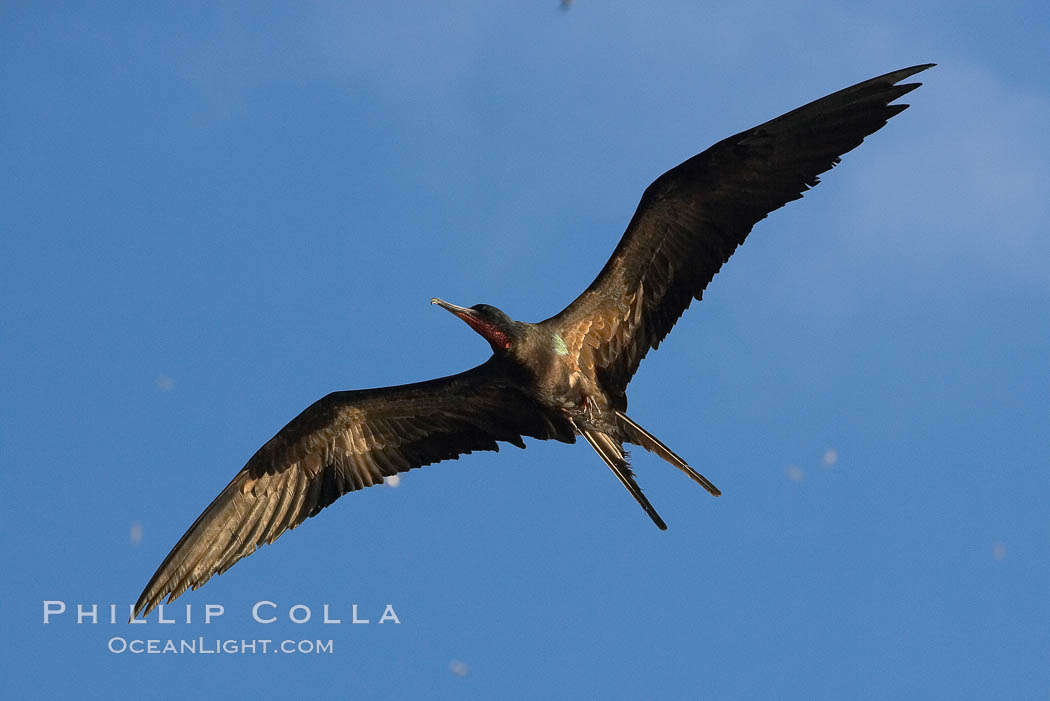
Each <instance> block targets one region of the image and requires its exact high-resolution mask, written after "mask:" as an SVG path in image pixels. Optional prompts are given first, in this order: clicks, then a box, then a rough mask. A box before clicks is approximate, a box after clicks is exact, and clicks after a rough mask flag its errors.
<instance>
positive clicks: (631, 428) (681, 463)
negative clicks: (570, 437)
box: [588, 411, 722, 497]
mask: <svg viewBox="0 0 1050 701" xmlns="http://www.w3.org/2000/svg"><path fill="white" fill-rule="evenodd" d="M616 417H617V418H618V419H619V420H620V429H621V430H622V431H623V432H624V435H626V436H627V442H629V443H633V444H635V445H640V446H642V447H643V448H645V449H646V450H648V451H649V452H651V453H656V454H657V455H659V456H660V457H661V458H663V459H664V460H666V461H667V462H669V463H671V464H672V465H674V466H675V467H677V468H678V469H679V470H681V471H682V472H684V473H685V474H687V475H689V477H690V479H692V480H693V481H694V482H696V483H697V484H699V485H700V486H701V487H703V488H704V489H706V490H707V491H709V492H711V494H712V495H714V496H716V497H720V496H722V492H721V490H719V489H718V487H716V486H715V485H713V484H711V480H709V479H707V478H706V477H704V476H703V475H701V474H700V473H699V472H697V471H696V470H694V469H693V468H691V467H690V466H689V463H687V462H686V461H685V460H683V459H682V458H680V457H678V455H676V454H675V452H674V451H673V450H671V449H670V448H668V447H667V446H666V445H664V444H663V443H662V442H661V441H660V439H659V438H657V437H656V436H654V435H653V434H651V433H649V432H648V431H646V430H645V429H644V428H642V427H641V426H639V425H638V424H636V423H635V422H634V421H632V420H631V419H630V418H629V417H628V416H627V414H624V413H623V412H620V411H617V412H616ZM588 440H590V439H588Z"/></svg>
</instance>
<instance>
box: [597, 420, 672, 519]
mask: <svg viewBox="0 0 1050 701" xmlns="http://www.w3.org/2000/svg"><path fill="white" fill-rule="evenodd" d="M581 433H583V437H584V438H586V439H587V442H588V443H590V444H591V447H592V448H594V452H596V453H598V455H600V456H601V458H602V460H604V461H605V464H606V465H608V466H609V469H611V470H612V471H613V474H615V475H616V477H617V478H618V479H619V480H620V484H622V485H623V486H624V487H626V488H627V491H628V492H630V493H631V496H632V497H634V500H635V501H637V502H638V504H639V505H640V506H641V507H642V508H643V509H645V513H647V514H649V518H651V519H652V520H653V523H655V524H656V526H657V528H659V529H660V530H661V531H666V530H667V524H666V523H664V520H663V519H662V518H660V514H658V513H656V509H654V508H653V505H652V504H650V503H649V500H648V499H646V498H645V495H644V494H642V490H641V488H640V487H639V486H638V483H637V482H635V481H634V475H632V474H631V466H630V465H629V464H628V463H627V457H626V455H625V454H624V452H623V445H621V444H620V442H619V441H617V440H616V439H615V438H613V437H612V436H610V435H609V434H607V433H602V432H601V431H592V430H589V429H586V428H583V429H581Z"/></svg>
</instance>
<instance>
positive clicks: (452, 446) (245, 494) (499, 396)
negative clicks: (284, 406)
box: [135, 359, 575, 616]
mask: <svg viewBox="0 0 1050 701" xmlns="http://www.w3.org/2000/svg"><path fill="white" fill-rule="evenodd" d="M506 377H507V376H506V374H505V373H504V372H503V371H502V370H501V368H500V366H499V365H498V361H496V360H495V359H492V360H490V361H489V362H487V363H485V364H483V365H480V366H478V367H476V368H474V369H472V370H468V371H467V372H464V373H460V374H459V375H453V376H450V377H445V378H441V379H438V380H431V381H429V382H421V383H416V384H411V385H401V386H398V387H387V388H382V389H374V390H360V391H351V392H335V393H333V394H330V395H328V396H327V397H324V398H323V399H321V400H319V401H317V402H315V403H314V404H313V405H311V406H310V407H309V408H307V409H306V410H305V411H303V412H302V413H301V414H300V415H299V416H297V417H296V418H294V419H292V421H291V422H289V424H288V425H287V426H285V427H284V428H282V429H281V430H280V431H279V432H278V433H277V435H275V436H274V437H273V438H272V439H271V440H270V441H268V442H267V443H266V444H265V445H264V446H262V447H261V448H260V449H259V450H258V452H256V453H255V455H254V456H252V458H251V459H250V460H249V461H248V463H247V465H245V466H244V468H243V469H242V470H241V471H240V472H238V473H237V475H236V476H235V477H234V478H233V480H232V481H231V482H230V483H229V484H228V485H227V486H226V488H225V489H223V490H222V492H220V493H219V495H218V496H217V497H216V498H215V500H214V501H213V502H212V503H211V505H209V506H208V508H207V509H205V510H204V513H202V514H201V515H200V517H198V518H197V520H196V521H195V522H194V523H193V525H192V526H190V528H189V530H187V531H186V533H185V535H183V536H182V538H181V539H180V540H179V542H178V543H177V544H176V545H175V547H174V548H172V550H171V552H170V553H169V554H168V556H167V557H166V558H165V559H164V562H163V563H161V565H160V567H159V568H158V569H157V572H156V573H155V574H154V575H153V578H152V579H151V580H150V582H149V584H148V585H147V586H146V588H145V590H144V591H143V592H142V595H141V596H140V597H139V599H138V602H137V603H136V604H135V615H136V616H137V615H148V614H149V613H150V611H152V610H153V609H154V608H155V607H156V606H157V604H159V603H161V601H162V600H164V599H165V597H167V601H168V602H169V603H170V602H171V601H173V600H174V599H176V598H178V597H179V596H180V595H181V594H183V593H184V592H186V591H187V590H188V589H196V588H198V587H200V586H201V585H203V584H204V583H205V582H207V581H208V580H209V579H210V578H211V577H212V576H213V575H216V574H222V573H223V572H225V571H226V570H228V569H229V568H230V567H232V566H233V564H234V563H236V562H237V561H238V560H240V559H241V558H243V557H246V556H247V555H250V554H251V553H253V552H254V551H255V549H256V548H257V547H259V546H260V545H263V544H265V543H272V542H273V541H274V540H276V539H277V538H278V537H279V536H280V535H281V534H282V533H284V532H285V531H287V530H290V529H293V528H295V527H297V526H298V525H299V524H300V523H302V522H303V521H304V520H305V519H307V518H309V517H311V516H314V515H316V514H317V513H318V512H320V511H321V510H322V509H324V508H325V507H326V506H328V505H329V504H331V503H332V502H334V501H335V500H336V499H338V498H339V497H340V496H342V495H343V494H345V493H347V492H350V491H354V490H357V489H363V488H365V487H370V486H373V485H376V484H379V483H381V482H382V481H383V479H384V478H385V477H386V476H389V475H394V474H397V473H398V472H404V471H406V470H410V469H413V468H416V467H421V466H423V465H428V464H430V463H434V462H438V461H440V460H446V459H450V458H456V457H458V456H459V455H462V454H464V453H470V452H472V451H475V450H499V446H498V443H497V441H506V442H509V443H512V444H514V445H517V446H519V447H522V448H524V447H525V443H524V441H523V440H522V436H530V437H533V438H540V439H547V438H554V439H558V440H561V441H565V442H569V443H571V442H574V441H575V435H574V432H573V429H572V426H571V424H569V423H567V421H566V420H565V419H562V418H559V416H557V415H554V414H551V413H549V412H548V411H546V410H544V409H543V407H542V406H540V405H539V404H538V403H537V402H536V401H535V400H533V399H531V398H530V397H528V396H527V395H525V394H524V393H522V392H521V391H520V390H518V389H516V386H515V384H514V383H513V382H510V381H508V380H507V379H506Z"/></svg>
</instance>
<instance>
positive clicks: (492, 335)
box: [430, 297, 522, 353]
mask: <svg viewBox="0 0 1050 701" xmlns="http://www.w3.org/2000/svg"><path fill="white" fill-rule="evenodd" d="M430 303H431V304H436V305H438V306H439V307H441V308H443V309H446V310H448V311H450V312H452V313H453V314H455V315H456V316H458V317H459V318H460V319H462V320H463V321H465V322H467V325H468V326H469V327H470V328H472V329H474V330H475V331H477V332H478V333H479V334H480V335H481V336H482V337H483V338H484V339H485V340H486V341H488V342H489V345H491V346H492V350H493V352H495V353H506V352H507V351H509V350H510V349H511V347H512V346H513V345H514V343H515V342H516V341H517V340H518V339H519V338H521V333H522V332H521V324H519V323H518V322H516V321H514V320H513V319H511V318H510V317H509V316H507V315H506V314H504V313H503V312H502V311H501V310H500V309H497V308H496V307H493V306H492V305H491V304H475V305H474V306H473V307H460V306H458V305H455V304H452V303H450V302H446V301H445V300H443V299H438V298H437V297H434V298H433V299H431V300H430Z"/></svg>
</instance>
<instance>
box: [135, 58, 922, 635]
mask: <svg viewBox="0 0 1050 701" xmlns="http://www.w3.org/2000/svg"><path fill="white" fill-rule="evenodd" d="M932 65H933V64H925V65H920V66H913V67H911V68H905V69H902V70H899V71H894V72H892V73H887V74H886V75H882V76H879V77H877V78H872V79H871V80H867V81H864V82H862V83H858V84H857V85H854V86H853V87H850V88H846V89H845V90H840V91H839V92H836V93H833V94H831V95H828V96H827V97H823V98H821V99H819V100H816V101H815V102H811V103H809V104H807V105H805V106H803V107H800V108H798V109H795V110H792V111H791V112H788V113H787V114H784V115H782V116H780V117H777V118H776V119H773V120H772V121H769V122H766V123H764V124H760V125H759V126H757V127H754V128H752V129H748V130H747V131H744V132H741V133H739V134H737V135H735V136H731V137H729V138H728V139H725V140H723V141H720V142H719V143H717V144H715V145H714V146H712V147H711V148H709V149H707V150H706V151H704V152H703V153H701V154H699V155H697V156H694V157H692V158H690V159H689V160H687V161H685V162H684V163H682V164H680V165H678V166H676V167H675V168H672V169H671V170H669V171H667V172H666V173H664V174H663V175H661V176H660V177H659V178H657V179H656V180H655V181H654V182H653V183H652V184H651V185H649V187H648V188H646V190H645V192H644V193H643V194H642V199H641V202H640V203H639V205H638V209H637V211H635V213H634V217H633V218H632V219H631V221H630V223H629V224H628V225H627V231H626V232H625V233H624V235H623V238H622V239H621V240H620V243H619V245H618V246H617V247H616V250H615V251H613V254H612V257H611V258H609V261H608V262H607V263H606V264H605V267H604V268H602V270H601V272H599V273H598V277H597V278H595V280H594V282H592V283H591V285H590V287H588V288H587V289H586V290H584V291H583V293H582V294H580V296H579V297H577V298H576V299H575V300H574V301H573V302H572V304H570V305H569V306H567V307H566V308H565V309H563V310H562V311H561V312H559V313H558V314H557V315H555V316H552V317H551V318H549V319H547V320H545V321H541V322H539V323H527V322H522V321H515V320H513V319H511V318H510V317H509V316H507V315H506V314H504V313H503V312H502V311H500V310H499V309H497V308H496V307H493V306H490V305H487V304H477V305H474V306H473V307H460V306H457V305H455V304H451V303H449V302H446V301H444V300H441V299H438V298H434V299H432V300H431V302H432V303H433V304H437V305H439V306H441V307H443V308H444V309H447V310H448V311H450V312H451V313H452V314H454V315H456V316H457V317H459V318H460V319H462V320H463V321H465V322H466V323H467V324H468V325H469V326H470V327H471V328H472V329H474V331H476V332H477V333H478V334H480V335H481V336H482V337H483V338H484V339H485V340H486V341H488V343H489V345H490V346H492V356H491V357H490V358H489V359H488V360H487V361H485V362H484V363H482V364H481V365H479V366H477V367H475V368H473V369H471V370H467V371H466V372H462V373H459V374H458V375H451V376H449V377H443V378H440V379H435V380H429V381H427V382H418V383H414V384H407V385H400V386H396V387H383V388H380V389H367V390H353V391H345V392H333V393H332V394H329V395H328V396H326V397H324V398H322V399H320V400H318V401H317V402H315V403H314V404H312V405H311V406H310V407H308V408H307V409H306V410H305V411H303V412H302V413H301V414H299V415H298V416H297V417H295V418H294V419H292V420H291V422H289V423H288V425H287V426H285V427H284V428H282V429H281V430H280V431H278V432H277V435H275V436H274V437H273V438H271V439H270V440H269V441H268V442H267V443H266V444H265V445H263V446H262V447H261V448H259V450H258V451H257V452H256V453H255V455H253V456H252V458H251V459H250V460H249V461H248V463H247V464H246V465H245V466H244V468H243V469H242V470H241V471H240V472H238V473H237V475H236V476H235V477H234V478H233V481H231V482H230V483H229V484H228V485H227V486H226V488H225V489H223V490H222V492H220V493H219V496H217V497H216V498H215V500H214V501H213V502H212V503H211V504H210V505H209V506H208V508H207V509H205V510H204V513H202V514H201V515H200V517H199V518H197V520H196V521H194V523H193V525H192V526H190V528H189V530H188V531H186V534H185V535H183V536H182V539H181V540H179V542H178V543H177V544H176V545H175V547H174V548H172V550H171V552H170V553H168V556H167V557H166V558H165V559H164V562H163V563H161V565H160V567H159V568H158V569H157V572H156V573H155V574H154V575H153V578H152V579H151V580H150V582H149V584H148V585H147V586H146V589H145V591H143V592H142V595H141V596H140V597H139V599H138V602H137V603H136V604H135V615H136V616H137V615H139V614H142V613H145V614H146V615H148V614H149V612H150V611H152V610H153V608H154V607H155V606H157V604H158V603H160V602H161V600H162V599H164V597H167V600H168V602H169V603H170V602H171V601H173V600H174V599H176V598H177V597H179V596H181V595H182V594H183V593H184V592H185V591H186V590H187V589H191V588H192V589H196V588H197V587H199V586H201V585H203V584H204V583H205V582H207V581H208V580H209V579H210V578H211V577H212V575H215V574H222V573H223V572H225V571H226V570H228V569H229V568H230V567H231V566H233V564H234V563H236V562H237V561H238V560H240V559H241V558H243V557H245V556H247V555H250V554H251V553H252V552H254V551H255V549H256V548H257V547H258V546H260V545H262V544H264V543H272V542H273V541H274V540H275V539H276V538H277V537H278V536H280V535H281V534H282V533H284V532H285V531H286V530H289V529H292V528H295V527H296V526H298V525H299V524H300V523H302V522H303V521H304V520H305V519H307V518H309V517H310V516H315V515H316V514H318V513H319V512H320V511H321V510H322V509H324V508H325V507H326V506H328V505H329V504H331V503H332V502H334V501H335V500H336V499H338V498H339V497H340V496H342V495H343V494H345V493H347V492H350V491H353V490H356V489H362V488H364V487H371V486H373V485H376V484H380V483H382V482H383V481H384V479H385V478H386V477H389V476H392V475H395V474H397V473H399V472H403V471H406V470H411V469H413V468H416V467H421V466H423V465H429V464H431V463H435V462H438V461H440V460H448V459H455V458H458V457H459V456H460V455H462V454H465V453H470V452H473V451H475V450H499V443H500V442H501V441H502V442H505V443H510V444H512V445H515V446H518V447H519V448H524V447H525V443H524V441H523V437H525V436H528V437H530V438H538V439H541V440H546V439H554V440H558V441H562V442H564V443H575V442H576V436H581V435H582V436H583V437H584V439H586V441H587V442H588V443H589V444H590V445H591V447H592V448H594V450H595V451H596V452H597V453H598V455H600V456H601V458H602V460H604V461H605V464H606V465H608V466H609V468H610V469H611V470H612V471H613V474H615V475H616V477H617V479H619V480H620V482H621V483H622V484H623V486H624V487H626V488H627V491H629V492H630V493H631V496H633V497H634V499H635V500H636V501H637V502H638V503H639V504H640V505H641V507H642V508H643V509H644V510H645V512H646V513H647V514H648V515H649V517H650V518H651V519H652V520H653V522H654V523H655V524H656V525H657V526H658V527H659V528H661V529H666V528H667V526H666V524H665V523H664V521H663V519H661V518H660V516H659V515H658V514H657V513H656V510H655V509H654V508H653V506H652V504H650V503H649V500H648V499H647V498H646V497H645V495H644V494H643V493H642V490H641V489H640V488H639V487H638V484H637V483H636V482H635V479H634V474H633V473H632V471H631V467H630V465H629V463H628V459H627V453H626V452H625V451H624V448H623V445H624V444H625V443H629V444H632V445H637V446H641V447H642V448H645V449H646V450H648V451H650V452H653V453H656V454H657V455H659V456H660V457H661V458H663V459H664V460H666V461H667V462H669V463H671V464H672V465H674V466H675V467H677V468H678V469H680V470H682V471H683V472H685V473H686V474H687V475H689V477H690V478H692V480H693V481H695V482H696V483H698V484H700V485H701V486H702V487H703V488H704V489H706V490H707V491H708V492H710V493H711V494H713V495H714V496H719V495H720V494H721V492H719V490H718V489H717V488H716V487H715V486H714V485H713V484H712V483H711V482H710V481H709V480H708V479H707V478H706V477H704V476H703V475H701V474H700V473H698V472H697V471H696V470H694V469H693V468H692V467H690V466H689V464H688V463H687V462H686V461H685V460H683V459H682V458H681V457H679V456H678V455H677V454H676V453H675V452H674V451H672V450H671V449H670V448H668V447H667V446H666V445H664V444H663V443H662V442H661V441H660V440H659V439H657V438H656V437H655V436H653V435H652V434H651V433H649V432H648V431H646V430H645V429H644V428H642V427H641V426H639V425H638V424H637V423H636V422H635V421H633V420H632V419H630V418H629V417H628V416H627V414H626V411H627V394H626V390H627V384H628V383H629V382H630V380H631V377H632V376H633V375H634V372H635V370H637V369H638V364H639V363H640V362H641V360H642V358H644V357H645V355H646V353H648V352H649V350H650V349H656V348H657V347H659V345H660V342H661V341H662V340H663V339H664V337H665V336H667V333H668V332H669V331H670V330H671V327H672V326H673V325H674V324H675V322H676V321H677V320H678V318H679V317H680V316H681V315H682V313H683V312H684V311H685V310H686V308H688V307H689V304H690V302H692V300H693V299H697V300H699V299H701V297H702V295H703V292H704V289H705V288H706V287H707V284H708V283H709V282H710V281H711V279H712V278H713V277H714V275H715V273H717V272H718V270H719V269H720V268H721V267H722V264H723V263H725V262H726V261H727V260H728V259H729V257H730V256H731V255H732V254H733V251H734V250H736V247H737V246H739V245H740V244H742V243H743V242H744V239H745V238H746V237H747V235H748V234H749V233H750V232H751V228H752V227H753V226H754V225H755V224H756V223H757V222H758V221H760V220H761V219H764V218H765V217H766V215H767V214H769V213H770V212H772V211H773V210H775V209H778V208H780V207H782V206H783V205H785V204H786V203H788V202H790V201H792V200H797V199H799V198H801V197H802V193H803V192H805V191H806V190H808V189H809V188H811V187H813V186H814V185H816V184H817V183H818V182H819V178H818V176H819V175H820V174H821V173H823V172H825V171H827V170H829V169H831V168H832V167H833V166H834V165H836V164H837V163H838V162H839V157H840V156H841V155H842V154H844V153H846V152H847V151H850V150H851V149H853V148H855V147H856V146H858V145H859V144H860V143H861V141H863V140H864V137H866V136H868V135H869V134H872V133H874V132H875V131H877V130H879V129H880V128H882V127H883V126H884V125H885V124H886V122H887V121H888V120H889V119H890V118H891V117H893V116H894V115H896V114H897V113H899V112H901V111H902V110H904V109H905V108H906V107H907V105H903V104H890V103H891V102H893V101H894V100H896V99H897V98H899V97H900V96H902V95H904V94H905V93H907V92H910V91H911V90H914V89H915V88H917V87H919V85H921V84H920V83H905V84H899V83H900V81H902V80H904V79H905V78H907V77H908V76H911V75H914V74H915V73H918V72H920V71H923V70H926V69H927V68H930V67H931V66H932Z"/></svg>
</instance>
